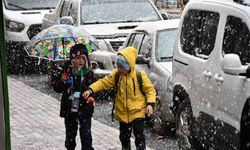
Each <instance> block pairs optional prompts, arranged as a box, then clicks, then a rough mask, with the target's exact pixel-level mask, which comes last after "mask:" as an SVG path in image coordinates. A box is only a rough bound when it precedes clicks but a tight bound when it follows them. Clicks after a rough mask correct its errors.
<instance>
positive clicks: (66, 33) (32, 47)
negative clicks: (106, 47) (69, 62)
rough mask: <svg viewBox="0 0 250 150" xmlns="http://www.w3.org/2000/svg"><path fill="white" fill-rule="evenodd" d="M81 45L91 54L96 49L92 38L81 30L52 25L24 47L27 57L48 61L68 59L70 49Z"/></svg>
mask: <svg viewBox="0 0 250 150" xmlns="http://www.w3.org/2000/svg"><path fill="white" fill-rule="evenodd" d="M78 43H82V44H84V45H85V46H86V48H87V49H88V52H89V53H91V52H92V51H95V50H97V49H98V45H97V42H96V40H95V38H94V37H93V36H91V35H90V34H89V33H88V32H86V31H85V30H83V29H79V28H78V27H75V26H71V25H65V24H61V25H54V26H52V27H50V28H48V29H45V30H43V31H41V32H40V33H38V34H37V35H36V36H34V37H33V38H32V39H31V41H30V42H29V43H28V44H27V46H26V47H25V50H26V51H27V53H28V55H30V56H31V57H38V58H42V59H48V60H53V61H56V60H63V59H66V58H69V51H70V48H71V47H72V46H73V45H75V44H78Z"/></svg>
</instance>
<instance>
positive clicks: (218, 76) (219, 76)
mask: <svg viewBox="0 0 250 150" xmlns="http://www.w3.org/2000/svg"><path fill="white" fill-rule="evenodd" d="M214 79H215V81H216V82H217V83H219V84H221V83H222V82H223V81H224V78H223V77H222V76H221V75H220V74H218V73H216V74H215V75H214Z"/></svg>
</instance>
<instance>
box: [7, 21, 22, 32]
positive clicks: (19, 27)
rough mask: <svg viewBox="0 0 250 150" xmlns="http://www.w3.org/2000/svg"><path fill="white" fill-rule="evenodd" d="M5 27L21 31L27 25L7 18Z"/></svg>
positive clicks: (9, 29) (8, 29)
mask: <svg viewBox="0 0 250 150" xmlns="http://www.w3.org/2000/svg"><path fill="white" fill-rule="evenodd" d="M5 27H6V30H7V31H12V32H21V31H23V29H24V27H25V26H24V24H23V23H20V22H16V21H11V20H8V19H5Z"/></svg>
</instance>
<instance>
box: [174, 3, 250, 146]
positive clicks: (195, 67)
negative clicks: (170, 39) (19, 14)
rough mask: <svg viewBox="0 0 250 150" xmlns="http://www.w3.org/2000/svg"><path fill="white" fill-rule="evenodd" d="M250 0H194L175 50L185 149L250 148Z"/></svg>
mask: <svg viewBox="0 0 250 150" xmlns="http://www.w3.org/2000/svg"><path fill="white" fill-rule="evenodd" d="M249 4H250V1H249V0H241V1H238V0H219V1H218V0H191V1H189V2H188V3H187V5H186V7H185V9H184V11H183V14H182V17H181V20H180V29H179V31H180V32H179V34H178V35H177V40H176V44H175V49H174V55H173V67H172V69H173V71H172V73H173V78H174V85H173V103H174V109H173V110H174V111H173V112H174V115H175V118H176V120H177V133H178V135H179V137H180V146H181V149H192V148H197V147H198V149H201V148H206V149H215V150H239V149H240V150H247V149H250V134H249V133H250V115H249V113H250V67H249V64H250V53H249V52H250V15H249V14H250V5H249Z"/></svg>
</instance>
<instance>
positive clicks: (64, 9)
mask: <svg viewBox="0 0 250 150" xmlns="http://www.w3.org/2000/svg"><path fill="white" fill-rule="evenodd" d="M69 7H70V2H69V1H65V3H64V5H63V7H62V15H61V17H63V16H68V15H69V11H70V10H69Z"/></svg>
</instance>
